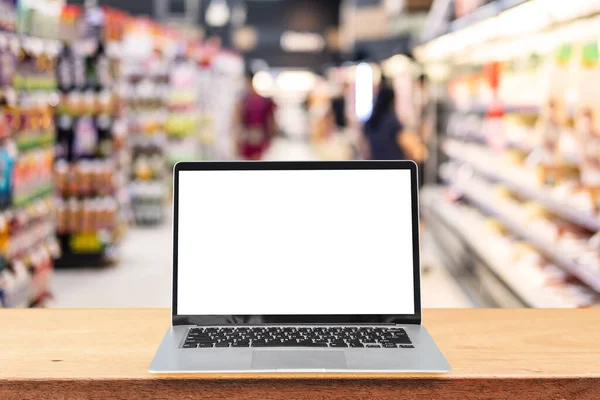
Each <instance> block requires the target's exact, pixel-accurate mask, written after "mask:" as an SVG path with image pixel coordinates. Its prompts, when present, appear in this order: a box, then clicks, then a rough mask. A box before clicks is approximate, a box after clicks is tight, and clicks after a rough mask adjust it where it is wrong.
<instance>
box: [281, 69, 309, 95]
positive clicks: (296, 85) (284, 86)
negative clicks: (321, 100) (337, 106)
mask: <svg viewBox="0 0 600 400" xmlns="http://www.w3.org/2000/svg"><path fill="white" fill-rule="evenodd" d="M276 83H277V87H278V88H279V90H281V91H282V92H287V93H290V92H297V93H307V92H309V91H311V90H312V89H313V88H314V87H315V85H316V83H317V79H316V77H315V75H314V74H313V73H312V72H309V71H285V72H282V73H280V74H279V75H278V76H277V80H276Z"/></svg>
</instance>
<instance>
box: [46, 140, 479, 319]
mask: <svg viewBox="0 0 600 400" xmlns="http://www.w3.org/2000/svg"><path fill="white" fill-rule="evenodd" d="M267 158H268V159H270V160H281V159H285V160H315V159H316V156H315V155H314V153H313V151H312V149H311V148H310V146H309V145H308V144H306V143H305V142H303V141H299V140H288V139H278V140H277V141H276V142H275V143H274V144H273V147H272V148H271V149H270V151H269V153H268V155H267ZM425 247H427V243H425ZM423 254H424V255H426V256H425V257H424V260H425V261H426V262H427V263H428V265H431V268H430V270H429V272H427V273H425V274H424V276H423V284H422V292H423V307H469V306H470V304H469V302H468V301H467V300H466V298H465V297H464V296H463V295H462V293H461V292H460V289H459V288H458V287H457V285H456V284H455V283H454V282H453V281H452V279H451V278H450V276H449V275H448V273H447V272H446V271H445V270H444V269H443V268H442V267H441V266H440V265H439V264H436V262H435V257H433V255H432V254H431V252H430V251H429V250H428V249H427V248H424V249H423ZM171 262H172V260H171V223H170V220H168V221H167V222H166V223H165V224H163V225H162V226H160V227H155V228H133V229H131V230H130V231H129V232H128V234H127V235H126V238H125V241H124V243H123V247H122V254H121V262H120V263H119V265H115V266H113V267H109V268H104V269H79V270H75V269H73V270H58V271H56V272H55V276H54V278H53V282H52V292H53V293H54V295H55V298H54V302H53V304H52V306H54V307H76V308H79V307H81V308H88V307H90V308H94V307H132V308H136V307H169V306H170V298H171V297H170V296H171ZM198 262H199V263H201V262H202V259H201V256H200V255H199V257H198Z"/></svg>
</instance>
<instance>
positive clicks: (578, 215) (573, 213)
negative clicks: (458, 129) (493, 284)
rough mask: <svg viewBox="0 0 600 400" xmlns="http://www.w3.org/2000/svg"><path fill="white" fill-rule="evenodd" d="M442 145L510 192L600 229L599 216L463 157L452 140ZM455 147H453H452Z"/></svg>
mask: <svg viewBox="0 0 600 400" xmlns="http://www.w3.org/2000/svg"><path fill="white" fill-rule="evenodd" d="M447 144H448V142H447V143H445V145H444V146H443V148H444V152H445V153H446V154H447V155H448V156H449V157H450V158H453V159H456V160H459V161H461V162H464V163H468V164H469V165H471V167H472V168H473V169H474V170H475V171H476V172H477V173H478V174H480V175H483V176H485V177H487V179H490V180H492V181H495V182H499V183H501V184H502V185H504V186H506V187H507V188H508V189H509V190H510V191H511V192H513V193H514V194H516V195H518V196H520V197H523V198H526V199H528V200H531V201H535V202H536V203H538V204H540V205H541V206H543V207H544V208H545V209H547V210H548V211H550V212H552V213H553V214H555V215H557V216H559V217H560V218H563V219H565V220H566V221H569V222H572V223H574V224H576V225H579V226H581V227H584V228H586V229H589V230H590V231H593V232H598V231H600V217H599V216H596V215H593V214H588V213H585V212H582V211H578V210H576V209H573V207H572V206H571V205H569V204H565V203H563V202H561V201H560V200H556V199H553V198H552V196H551V194H550V193H548V190H546V189H544V188H542V187H539V188H531V187H527V186H526V185H524V184H522V183H519V182H516V181H515V180H514V178H510V177H508V176H506V175H504V174H501V173H498V172H497V171H496V170H494V168H492V166H491V164H489V163H488V164H485V165H484V164H482V163H478V162H476V161H474V160H470V159H468V157H465V155H464V152H461V151H459V150H458V149H456V146H453V145H452V144H453V143H452V142H450V145H447ZM453 147H455V148H454V149H452V148H453ZM513 168H514V169H515V171H514V172H513V174H511V175H513V176H520V173H522V171H519V170H518V168H517V167H513Z"/></svg>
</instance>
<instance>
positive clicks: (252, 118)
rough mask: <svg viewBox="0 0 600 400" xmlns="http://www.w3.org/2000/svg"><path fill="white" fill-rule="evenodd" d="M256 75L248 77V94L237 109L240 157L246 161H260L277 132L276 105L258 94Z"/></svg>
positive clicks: (248, 75)
mask: <svg viewBox="0 0 600 400" xmlns="http://www.w3.org/2000/svg"><path fill="white" fill-rule="evenodd" d="M253 79H254V75H253V74H251V73H247V75H246V92H245V94H244V95H243V96H242V99H241V101H240V103H239V105H238V107H237V109H238V110H237V113H236V114H237V115H236V118H237V125H238V126H239V127H240V129H239V132H238V137H237V144H238V152H239V156H240V158H242V159H245V160H260V159H262V158H263V156H264V153H265V151H266V150H267V149H268V148H269V145H270V144H271V139H272V138H273V137H274V136H275V134H276V132H277V126H276V122H275V103H274V102H273V100H271V99H269V98H267V97H263V96H261V95H260V94H258V93H257V92H256V89H255V88H254V85H253V84H252V81H253Z"/></svg>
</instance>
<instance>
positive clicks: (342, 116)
mask: <svg viewBox="0 0 600 400" xmlns="http://www.w3.org/2000/svg"><path fill="white" fill-rule="evenodd" d="M347 91H348V83H346V82H344V84H343V85H342V87H341V88H340V89H339V91H338V92H337V93H336V94H335V95H334V96H333V97H332V98H331V112H332V114H333V119H334V122H335V126H336V127H337V129H338V131H343V130H344V129H346V127H347V126H348V121H347V117H346V92H347Z"/></svg>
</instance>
